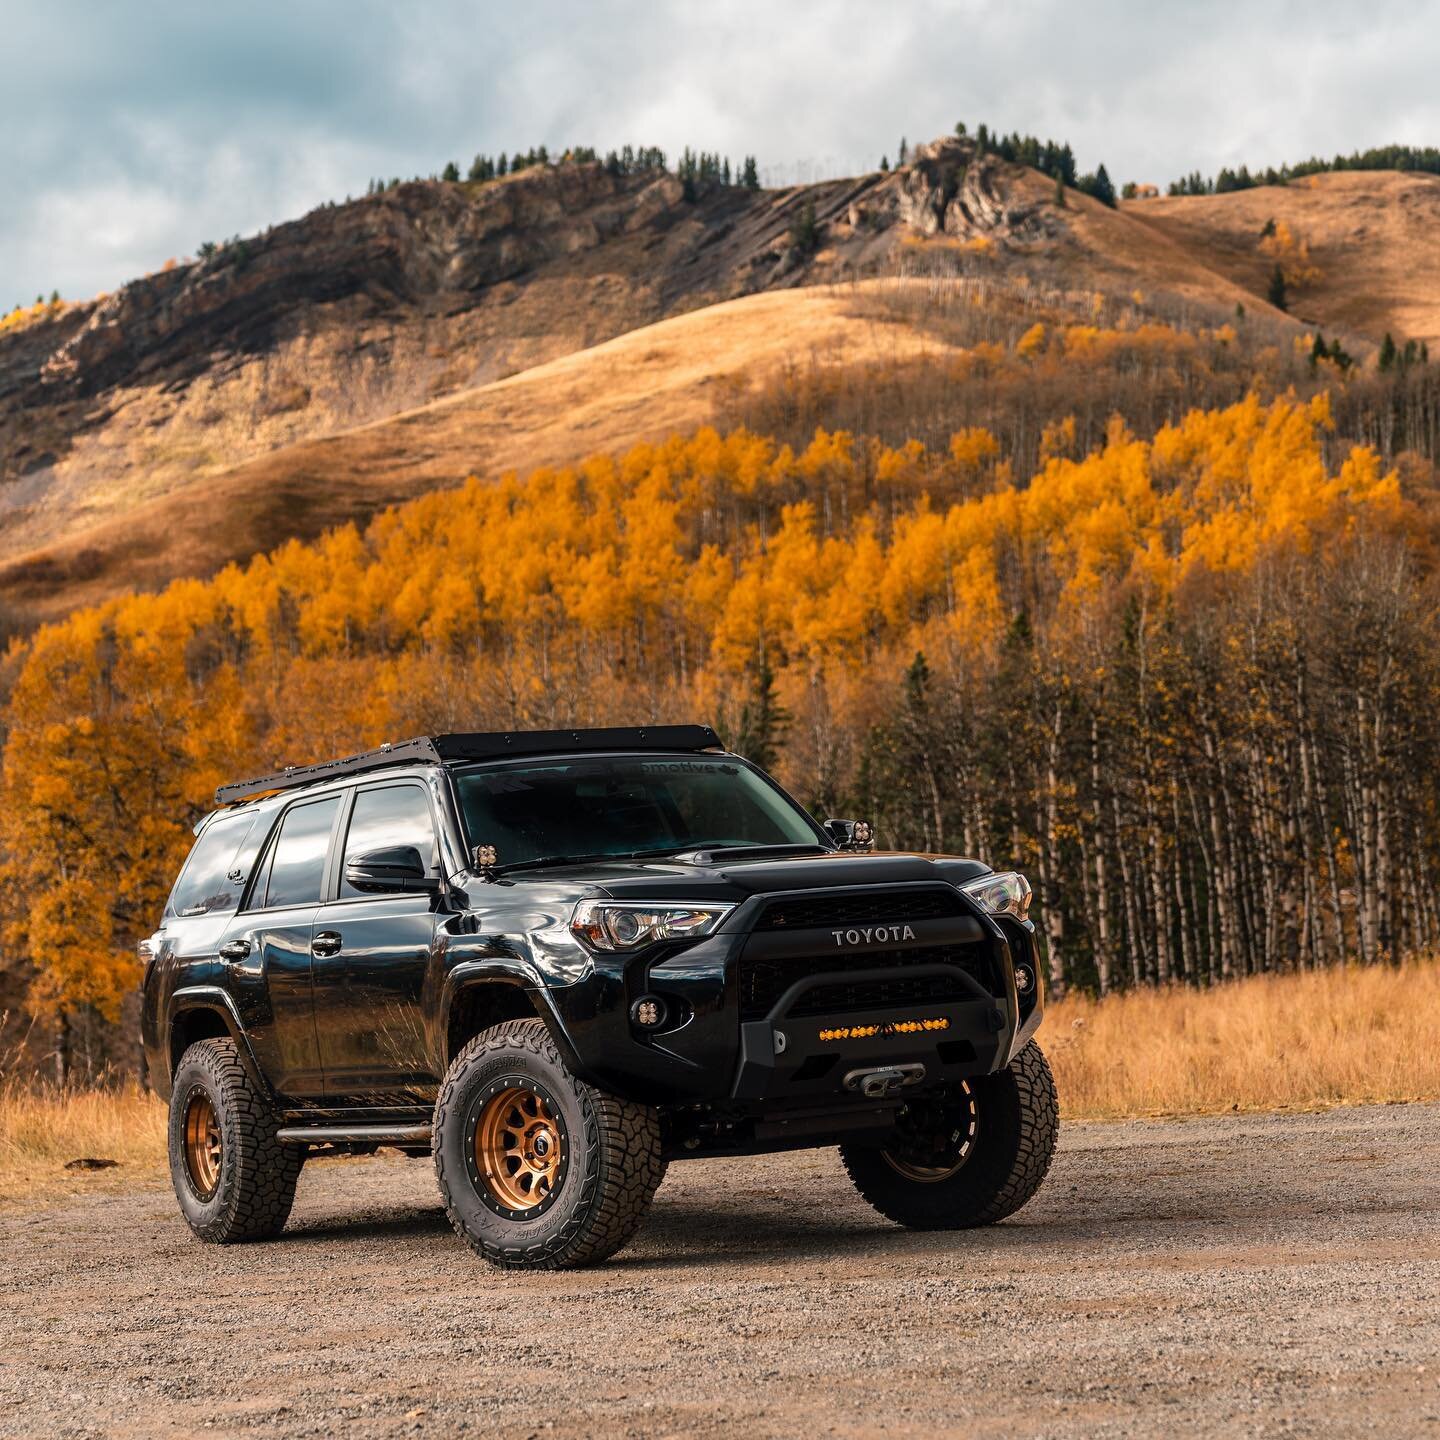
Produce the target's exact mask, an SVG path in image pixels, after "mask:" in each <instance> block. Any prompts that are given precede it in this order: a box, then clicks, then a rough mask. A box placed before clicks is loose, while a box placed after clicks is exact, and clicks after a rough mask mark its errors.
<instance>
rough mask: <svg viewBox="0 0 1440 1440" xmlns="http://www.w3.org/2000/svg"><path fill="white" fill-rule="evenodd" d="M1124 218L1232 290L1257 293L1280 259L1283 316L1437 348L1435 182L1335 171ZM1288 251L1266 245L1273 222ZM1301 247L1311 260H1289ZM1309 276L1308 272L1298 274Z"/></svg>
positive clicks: (1439, 303)
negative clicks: (1199, 260) (1286, 286)
mask: <svg viewBox="0 0 1440 1440" xmlns="http://www.w3.org/2000/svg"><path fill="white" fill-rule="evenodd" d="M1121 208H1122V211H1123V212H1124V214H1125V215H1126V216H1127V217H1128V218H1131V219H1134V220H1136V221H1138V222H1140V224H1141V225H1143V226H1144V227H1145V228H1147V229H1149V230H1151V231H1153V232H1154V233H1155V234H1157V235H1159V236H1163V237H1165V238H1166V239H1168V240H1170V241H1172V242H1173V243H1174V244H1175V245H1176V246H1177V247H1179V248H1182V249H1184V250H1185V251H1187V252H1188V253H1190V254H1192V255H1203V256H1204V257H1205V260H1206V263H1207V264H1209V265H1211V266H1212V267H1213V268H1214V269H1215V270H1217V271H1219V272H1220V273H1221V274H1222V275H1224V276H1226V277H1227V278H1228V279H1229V280H1231V281H1232V282H1233V283H1234V284H1236V285H1238V286H1241V287H1243V288H1244V289H1247V290H1250V291H1253V292H1254V293H1255V294H1257V295H1263V294H1264V293H1265V289H1266V286H1267V284H1268V283H1269V278H1270V274H1271V272H1272V271H1273V269H1274V267H1275V263H1276V261H1277V259H1278V260H1280V262H1281V264H1282V265H1283V266H1284V268H1285V269H1286V272H1287V276H1288V275H1289V274H1290V273H1291V271H1292V270H1294V271H1296V272H1299V273H1300V275H1301V278H1300V279H1299V280H1298V282H1297V283H1295V284H1293V285H1292V287H1291V303H1290V311H1291V313H1292V314H1293V315H1295V316H1297V317H1298V318H1300V319H1302V320H1304V321H1307V322H1310V323H1315V324H1320V325H1323V326H1325V327H1326V328H1327V329H1332V330H1341V331H1350V332H1353V333H1356V334H1359V335H1363V336H1366V337H1368V338H1369V339H1371V340H1379V339H1380V338H1381V337H1382V336H1383V335H1384V334H1385V332H1386V331H1387V330H1388V331H1390V332H1391V333H1392V334H1393V335H1394V336H1395V338H1396V339H1397V340H1405V339H1416V340H1426V341H1428V342H1430V343H1431V344H1434V343H1435V342H1436V341H1437V340H1440V248H1437V246H1436V244H1435V235H1436V233H1437V230H1440V176H1436V175H1426V174H1419V173H1415V172H1408V173H1399V172H1392V171H1337V172H1334V173H1332V174H1326V175H1310V176H1306V177H1305V178H1303V179H1300V180H1294V181H1292V182H1291V183H1290V184H1289V185H1280V186H1275V185H1266V186H1261V187H1258V188H1256V189H1254V190H1238V191H1232V192H1231V193H1229V194H1226V195H1196V196H1176V197H1170V198H1164V199H1161V198H1156V199H1152V200H1131V201H1126V202H1124V203H1123V204H1122V207H1121ZM1272 220H1273V221H1274V222H1275V224H1276V226H1277V227H1279V226H1280V225H1282V224H1283V225H1284V226H1286V227H1287V228H1288V230H1289V232H1290V236H1291V239H1292V241H1293V246H1294V249H1291V250H1289V251H1288V253H1287V247H1285V246H1283V245H1277V244H1276V243H1275V240H1276V239H1279V238H1283V237H1279V236H1277V237H1272V238H1271V241H1270V243H1269V244H1268V245H1267V244H1265V243H1264V241H1265V237H1264V236H1263V234H1262V232H1263V231H1264V230H1265V228H1266V226H1267V224H1268V223H1269V222H1270V221H1272ZM1301 245H1304V246H1305V247H1306V249H1307V250H1308V260H1305V259H1300V258H1296V251H1298V248H1299V247H1300V246H1301ZM1306 271H1309V272H1311V273H1309V274H1308V275H1306V274H1305V273H1304V272H1306Z"/></svg>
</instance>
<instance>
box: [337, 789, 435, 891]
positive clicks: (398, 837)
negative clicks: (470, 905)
mask: <svg viewBox="0 0 1440 1440" xmlns="http://www.w3.org/2000/svg"><path fill="white" fill-rule="evenodd" d="M401 846H409V847H413V848H414V849H415V850H418V851H419V852H420V863H421V864H422V865H423V866H424V867H425V868H426V869H427V870H433V869H434V867H435V822H434V821H433V820H432V819H431V818H430V802H429V800H428V799H426V797H425V792H424V791H423V790H421V789H420V788H419V787H418V786H415V785H387V786H385V787H384V788H383V789H380V790H361V791H359V792H358V793H357V794H356V796H355V809H354V812H353V813H352V814H351V816H350V832H349V834H348V835H347V836H346V838H345V859H346V861H347V862H348V861H350V860H355V859H358V858H359V857H360V856H361V855H368V854H369V853H370V852H371V851H372V850H392V849H398V848H400V847H401ZM340 893H341V895H364V894H366V892H364V891H362V890H357V889H356V888H355V887H354V886H353V885H350V884H347V883H346V881H345V876H344V872H343V870H342V872H341V876H340ZM366 898H368V899H373V898H374V897H373V896H369V895H367V896H366Z"/></svg>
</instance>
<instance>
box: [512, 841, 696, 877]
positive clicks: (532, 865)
mask: <svg viewBox="0 0 1440 1440" xmlns="http://www.w3.org/2000/svg"><path fill="white" fill-rule="evenodd" d="M686 848H687V847H686V846H683V845H666V846H665V847H664V848H663V849H660V850H606V851H600V852H597V853H595V854H591V855H542V856H541V857H540V858H539V859H537V860H515V861H512V862H511V863H510V864H509V865H496V866H494V867H493V869H492V872H491V873H492V874H495V875H508V874H510V873H511V872H512V871H514V870H541V869H544V868H545V867H546V866H550V865H588V864H591V863H592V862H593V861H596V860H658V859H661V858H662V857H664V856H666V855H678V854H679V853H680V852H681V851H682V850H684V849H686Z"/></svg>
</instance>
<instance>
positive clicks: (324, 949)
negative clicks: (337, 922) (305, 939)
mask: <svg viewBox="0 0 1440 1440" xmlns="http://www.w3.org/2000/svg"><path fill="white" fill-rule="evenodd" d="M310 953H311V954H312V955H320V956H325V955H338V954H339V953H340V932H339V931H338V930H322V931H321V932H320V933H319V934H318V935H317V936H316V937H315V938H314V939H313V940H312V941H311V942H310Z"/></svg>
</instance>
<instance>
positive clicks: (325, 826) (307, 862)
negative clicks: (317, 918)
mask: <svg viewBox="0 0 1440 1440" xmlns="http://www.w3.org/2000/svg"><path fill="white" fill-rule="evenodd" d="M339 808H340V797H339V796H338V795H331V796H329V797H328V798H326V799H324V800H316V801H314V802H313V803H312V804H309V805H297V806H296V807H295V808H294V809H293V810H289V811H287V812H286V814H285V818H284V819H283V820H282V821H281V822H280V833H279V834H278V835H277V836H276V837H275V844H274V846H273V847H272V850H271V857H270V865H269V874H268V875H267V876H266V880H265V899H264V902H263V903H264V905H265V906H266V908H269V907H271V906H275V905H313V904H318V903H319V901H320V891H321V888H322V886H323V885H324V883H325V853H326V851H327V850H328V849H329V847H330V829H331V827H332V826H333V825H334V823H335V812H336V811H337V810H339Z"/></svg>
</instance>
